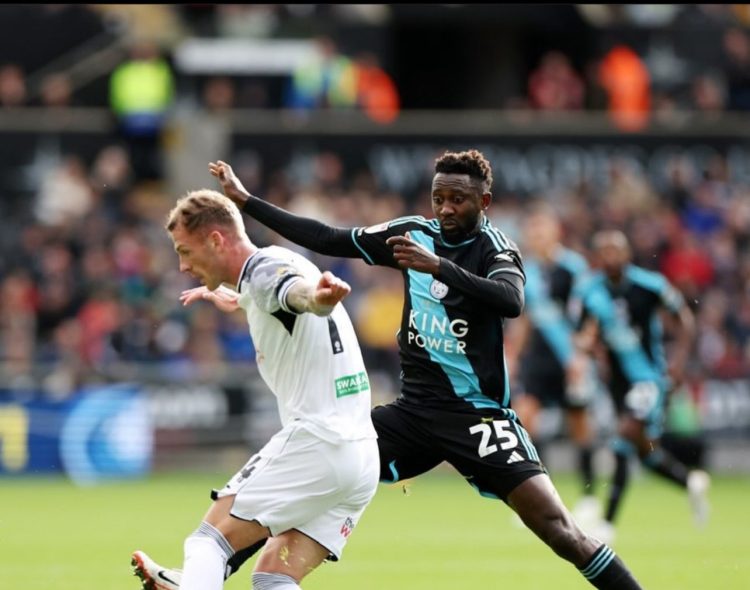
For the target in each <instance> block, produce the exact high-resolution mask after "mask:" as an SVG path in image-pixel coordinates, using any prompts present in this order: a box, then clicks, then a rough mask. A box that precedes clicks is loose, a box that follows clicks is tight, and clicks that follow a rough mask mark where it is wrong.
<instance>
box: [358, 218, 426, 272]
mask: <svg viewBox="0 0 750 590" xmlns="http://www.w3.org/2000/svg"><path fill="white" fill-rule="evenodd" d="M413 228H414V224H413V223H411V222H410V221H409V220H408V219H407V218H403V217H402V218H399V219H393V220H391V221H386V222H384V223H379V224H377V225H371V226H368V227H355V228H354V229H353V230H352V241H353V242H354V245H355V246H356V247H357V249H358V250H359V252H360V254H361V257H362V259H363V260H364V261H365V262H366V263H367V264H371V265H379V266H390V267H392V268H398V264H396V261H395V260H394V259H393V249H392V248H391V247H390V246H389V245H388V244H386V243H385V241H386V240H387V239H388V238H390V237H391V236H402V235H404V234H405V233H406V232H407V231H409V230H410V229H413Z"/></svg>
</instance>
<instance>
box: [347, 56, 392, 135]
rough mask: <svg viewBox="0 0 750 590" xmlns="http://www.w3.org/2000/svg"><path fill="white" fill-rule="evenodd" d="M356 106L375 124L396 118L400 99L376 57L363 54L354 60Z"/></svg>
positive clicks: (389, 121) (388, 121)
mask: <svg viewBox="0 0 750 590" xmlns="http://www.w3.org/2000/svg"><path fill="white" fill-rule="evenodd" d="M354 65H355V68H356V75H357V105H358V106H359V107H360V108H361V109H362V110H363V111H364V112H365V114H366V115H367V116H368V117H370V119H372V120H373V121H375V122H376V123H381V124H386V123H391V122H393V121H394V120H395V119H396V117H398V113H399V109H400V99H399V94H398V89H397V88H396V84H395V82H394V81H393V79H392V78H391V77H390V76H389V75H388V73H387V72H386V71H385V70H384V69H383V68H382V67H381V66H380V63H379V60H378V58H377V56H376V55H375V54H374V53H372V52H364V53H361V54H359V55H358V56H357V58H356V60H355V64H354Z"/></svg>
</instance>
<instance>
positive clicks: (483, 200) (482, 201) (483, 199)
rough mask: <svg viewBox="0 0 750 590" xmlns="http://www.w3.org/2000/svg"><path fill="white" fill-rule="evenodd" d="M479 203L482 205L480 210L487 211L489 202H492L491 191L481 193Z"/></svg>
mask: <svg viewBox="0 0 750 590" xmlns="http://www.w3.org/2000/svg"><path fill="white" fill-rule="evenodd" d="M479 203H480V205H481V207H482V211H487V209H489V206H490V203H492V193H483V194H482V196H481V197H480V199H479Z"/></svg>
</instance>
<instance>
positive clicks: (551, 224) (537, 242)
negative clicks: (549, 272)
mask: <svg viewBox="0 0 750 590" xmlns="http://www.w3.org/2000/svg"><path fill="white" fill-rule="evenodd" d="M524 239H525V246H526V247H527V248H528V249H529V250H531V251H532V252H533V253H534V254H535V255H536V256H543V255H544V253H545V252H546V251H548V250H549V248H550V247H551V246H553V245H554V244H556V243H557V242H558V241H559V239H560V226H559V224H558V223H557V221H556V220H555V219H553V218H552V217H550V216H549V215H544V214H540V215H531V216H529V217H528V218H527V219H526V221H525V223H524Z"/></svg>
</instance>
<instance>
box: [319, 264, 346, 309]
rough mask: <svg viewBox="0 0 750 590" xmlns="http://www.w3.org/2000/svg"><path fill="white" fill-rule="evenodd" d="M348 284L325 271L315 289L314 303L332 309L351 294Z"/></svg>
mask: <svg viewBox="0 0 750 590" xmlns="http://www.w3.org/2000/svg"><path fill="white" fill-rule="evenodd" d="M351 291H352V288H351V287H350V286H349V283H347V282H346V281H344V280H342V279H340V278H338V277H337V276H336V275H334V274H333V273H332V272H331V271H328V270H327V271H325V272H324V273H323V275H322V276H321V277H320V280H319V281H318V284H317V286H316V287H315V303H317V304H318V305H326V306H330V307H333V306H334V305H336V304H337V303H338V302H339V301H341V300H342V299H343V298H344V297H346V296H347V295H349V293H351Z"/></svg>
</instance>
